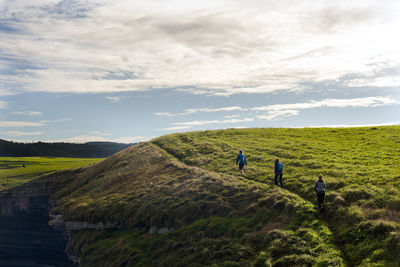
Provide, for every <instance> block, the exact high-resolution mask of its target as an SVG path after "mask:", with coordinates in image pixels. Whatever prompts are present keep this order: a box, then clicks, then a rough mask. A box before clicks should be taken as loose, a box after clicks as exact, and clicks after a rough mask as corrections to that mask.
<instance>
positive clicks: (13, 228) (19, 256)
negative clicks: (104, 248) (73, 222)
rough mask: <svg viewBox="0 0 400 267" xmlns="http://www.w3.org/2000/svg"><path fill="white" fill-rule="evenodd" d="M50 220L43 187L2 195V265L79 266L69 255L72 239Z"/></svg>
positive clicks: (0, 216) (0, 239) (0, 252)
mask: <svg viewBox="0 0 400 267" xmlns="http://www.w3.org/2000/svg"><path fill="white" fill-rule="evenodd" d="M49 220H50V217H49V197H48V194H47V192H46V191H45V190H42V189H41V188H40V187H32V186H21V187H17V188H14V189H12V190H9V191H2V192H0V266H75V264H73V263H72V262H71V261H70V260H69V259H68V256H67V254H66V253H65V247H66V245H67V242H68V237H67V236H66V235H65V234H64V232H63V231H61V230H60V229H56V228H53V227H51V226H50V225H49V224H48V221H49Z"/></svg>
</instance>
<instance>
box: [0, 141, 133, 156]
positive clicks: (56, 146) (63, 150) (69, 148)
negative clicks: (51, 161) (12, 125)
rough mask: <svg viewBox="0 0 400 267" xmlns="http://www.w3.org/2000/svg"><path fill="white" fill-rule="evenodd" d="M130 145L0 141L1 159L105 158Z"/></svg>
mask: <svg viewBox="0 0 400 267" xmlns="http://www.w3.org/2000/svg"><path fill="white" fill-rule="evenodd" d="M130 145H131V144H120V143H113V142H88V143H85V144H72V143H43V142H37V143H16V142H9V141H6V140H1V139H0V157H71V158H105V157H108V156H110V155H112V154H114V153H116V152H119V151H121V150H123V149H125V148H128V147H129V146H130Z"/></svg>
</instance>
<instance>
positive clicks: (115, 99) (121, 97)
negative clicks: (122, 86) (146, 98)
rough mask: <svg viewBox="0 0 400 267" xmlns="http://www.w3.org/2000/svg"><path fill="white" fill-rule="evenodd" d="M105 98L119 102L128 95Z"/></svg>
mask: <svg viewBox="0 0 400 267" xmlns="http://www.w3.org/2000/svg"><path fill="white" fill-rule="evenodd" d="M106 98H107V99H108V100H110V101H111V102H113V103H119V102H121V100H122V99H125V98H129V96H107V97H106Z"/></svg>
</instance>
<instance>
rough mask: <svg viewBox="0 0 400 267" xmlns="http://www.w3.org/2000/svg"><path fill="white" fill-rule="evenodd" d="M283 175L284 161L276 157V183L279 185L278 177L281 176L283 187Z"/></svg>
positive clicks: (280, 180)
mask: <svg viewBox="0 0 400 267" xmlns="http://www.w3.org/2000/svg"><path fill="white" fill-rule="evenodd" d="M282 176H283V164H282V162H280V161H279V159H276V160H275V185H278V177H279V182H280V184H281V187H282V188H283V182H282Z"/></svg>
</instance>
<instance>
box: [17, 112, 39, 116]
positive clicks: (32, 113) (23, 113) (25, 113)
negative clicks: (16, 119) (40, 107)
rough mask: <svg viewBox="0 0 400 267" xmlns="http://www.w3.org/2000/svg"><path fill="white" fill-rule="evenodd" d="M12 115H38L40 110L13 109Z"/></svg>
mask: <svg viewBox="0 0 400 267" xmlns="http://www.w3.org/2000/svg"><path fill="white" fill-rule="evenodd" d="M11 114H13V115H26V116H40V115H42V112H40V111H13V112H11Z"/></svg>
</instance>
